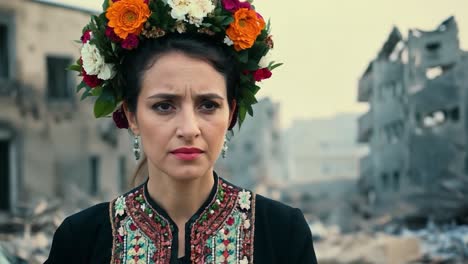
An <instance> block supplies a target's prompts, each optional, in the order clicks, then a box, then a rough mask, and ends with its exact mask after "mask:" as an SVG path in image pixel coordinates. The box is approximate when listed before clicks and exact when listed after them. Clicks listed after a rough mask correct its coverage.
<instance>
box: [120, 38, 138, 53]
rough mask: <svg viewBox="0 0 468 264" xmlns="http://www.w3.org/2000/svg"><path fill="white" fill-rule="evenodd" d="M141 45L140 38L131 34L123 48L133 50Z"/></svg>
mask: <svg viewBox="0 0 468 264" xmlns="http://www.w3.org/2000/svg"><path fill="white" fill-rule="evenodd" d="M139 43H140V41H139V39H138V36H137V35H135V34H129V35H128V37H127V38H126V39H125V40H124V41H123V42H122V48H124V49H127V50H132V49H134V48H136V47H138V44H139Z"/></svg>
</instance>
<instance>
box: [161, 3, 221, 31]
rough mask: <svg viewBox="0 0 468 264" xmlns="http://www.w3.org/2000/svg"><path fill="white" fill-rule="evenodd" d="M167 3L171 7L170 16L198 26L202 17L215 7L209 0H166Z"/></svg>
mask: <svg viewBox="0 0 468 264" xmlns="http://www.w3.org/2000/svg"><path fill="white" fill-rule="evenodd" d="M167 3H168V4H169V6H170V7H171V8H172V10H171V16H172V18H174V19H176V20H178V21H188V22H189V23H190V24H193V25H196V26H200V25H201V23H202V21H203V18H205V17H206V16H207V15H208V14H209V13H211V12H212V11H213V10H214V9H215V6H214V4H213V2H212V1H211V0H168V1H167ZM177 29H178V28H177Z"/></svg>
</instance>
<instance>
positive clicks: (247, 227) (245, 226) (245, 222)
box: [244, 219, 250, 229]
mask: <svg viewBox="0 0 468 264" xmlns="http://www.w3.org/2000/svg"><path fill="white" fill-rule="evenodd" d="M244 228H245V229H249V228H250V220H249V219H247V220H245V221H244Z"/></svg>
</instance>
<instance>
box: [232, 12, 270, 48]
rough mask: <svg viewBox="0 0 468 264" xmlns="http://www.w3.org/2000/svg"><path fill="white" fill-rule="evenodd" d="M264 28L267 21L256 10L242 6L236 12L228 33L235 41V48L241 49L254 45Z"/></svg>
mask: <svg viewBox="0 0 468 264" xmlns="http://www.w3.org/2000/svg"><path fill="white" fill-rule="evenodd" d="M264 28H265V21H263V18H262V17H261V16H259V15H258V14H257V13H256V12H255V11H254V10H250V9H247V8H240V9H239V10H237V11H236V12H235V13H234V21H233V22H232V23H231V24H230V25H229V27H228V29H227V30H226V34H227V36H228V37H229V38H230V39H231V40H232V42H234V49H235V50H236V51H240V50H243V49H248V48H250V47H252V46H253V44H254V42H255V40H256V39H257V37H258V35H260V33H261V32H262V30H263V29H264Z"/></svg>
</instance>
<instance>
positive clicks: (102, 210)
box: [64, 202, 109, 230]
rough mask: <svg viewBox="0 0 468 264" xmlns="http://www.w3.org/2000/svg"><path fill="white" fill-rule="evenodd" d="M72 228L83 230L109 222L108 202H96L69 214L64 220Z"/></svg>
mask: <svg viewBox="0 0 468 264" xmlns="http://www.w3.org/2000/svg"><path fill="white" fill-rule="evenodd" d="M65 222H67V223H68V224H69V225H70V226H71V227H72V228H73V229H78V230H83V229H85V230H86V229H89V228H92V227H93V226H97V225H102V224H103V223H104V222H109V202H105V203H100V204H96V205H94V206H91V207H89V208H87V209H84V210H82V211H80V212H78V213H75V214H73V215H70V216H69V217H67V218H66V219H65V220H64V223H65Z"/></svg>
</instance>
